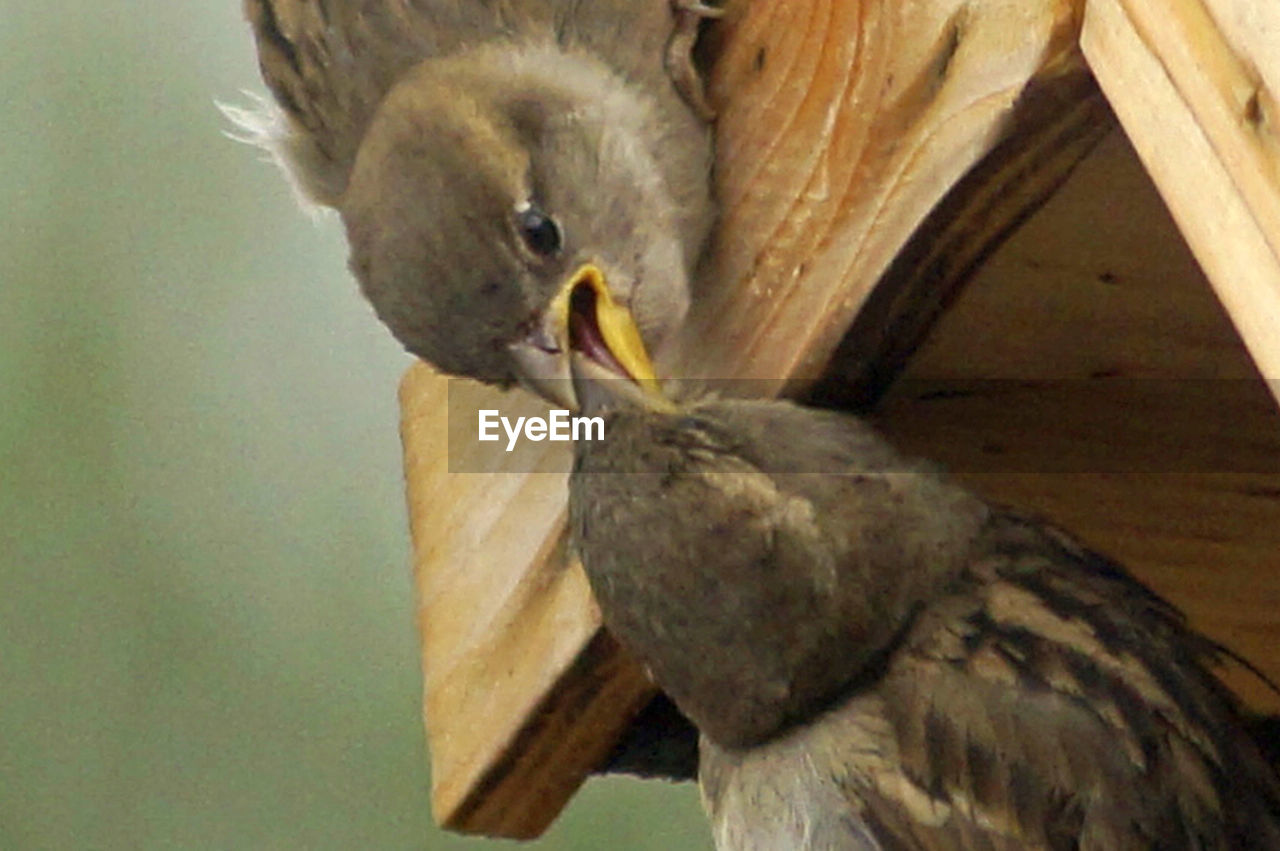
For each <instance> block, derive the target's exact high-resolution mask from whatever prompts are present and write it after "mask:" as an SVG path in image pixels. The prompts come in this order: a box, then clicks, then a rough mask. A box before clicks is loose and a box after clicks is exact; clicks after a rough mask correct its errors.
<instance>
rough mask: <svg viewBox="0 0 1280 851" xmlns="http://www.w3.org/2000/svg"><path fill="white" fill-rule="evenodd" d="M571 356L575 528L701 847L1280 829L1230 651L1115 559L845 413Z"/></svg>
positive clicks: (1118, 837)
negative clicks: (1215, 667) (674, 383)
mask: <svg viewBox="0 0 1280 851" xmlns="http://www.w3.org/2000/svg"><path fill="white" fill-rule="evenodd" d="M574 368H575V371H576V372H577V380H578V382H579V385H580V390H579V395H580V397H581V398H582V399H583V400H584V403H585V404H586V406H587V408H588V409H589V410H593V411H596V412H603V416H604V417H605V428H604V438H603V439H602V440H596V441H582V442H579V443H578V444H577V447H576V459H575V466H574V471H573V474H572V478H571V482H570V516H571V530H572V535H573V541H574V546H575V547H576V548H577V550H578V552H579V553H580V555H581V557H582V561H583V564H584V566H585V568H586V571H587V575H588V577H589V578H590V582H591V586H592V589H593V590H594V592H595V594H596V596H597V598H598V600H599V603H600V606H601V609H602V611H603V613H604V619H605V623H606V625H607V626H608V628H609V629H610V630H611V631H612V632H613V633H614V634H615V635H616V636H617V637H618V639H619V640H620V641H621V642H622V643H623V644H625V645H626V646H627V647H629V648H630V649H631V650H632V651H633V652H634V653H635V654H636V655H637V656H638V657H639V658H640V659H641V660H643V661H644V663H645V664H646V665H647V666H648V667H649V669H650V670H651V672H652V675H653V677H654V678H655V680H656V682H657V683H658V684H659V685H660V686H661V687H662V688H663V689H664V690H665V691H666V692H667V694H669V695H670V696H671V698H672V699H673V700H674V701H675V703H676V705H677V706H678V707H679V708H680V710H681V711H682V712H683V713H684V714H685V715H686V716H688V718H690V719H691V720H692V721H693V722H694V724H696V725H697V727H698V728H699V729H700V731H701V744H700V766H699V780H700V784H701V790H702V797H703V803H704V805H705V807H706V810H707V812H708V815H709V817H710V819H711V823H712V828H713V833H714V837H715V842H716V847H717V848H719V849H722V851H728V849H845V848H848V849H956V850H957V851H958V849H1010V850H1011V851H1012V849H1085V851H1089V850H1090V849H1108V851H1116V849H1162V851H1173V849H1250V848H1252V849H1277V848H1280V782H1278V780H1277V776H1276V774H1275V772H1274V771H1273V770H1272V768H1271V767H1269V766H1268V765H1267V763H1266V761H1265V757H1264V754H1263V753H1262V752H1261V750H1260V747H1259V743H1258V742H1257V741H1255V739H1254V738H1253V735H1252V734H1251V732H1250V731H1249V729H1248V726H1247V725H1248V723H1249V721H1250V719H1246V718H1245V717H1244V715H1243V713H1242V710H1241V707H1240V706H1239V704H1238V702H1237V701H1236V699H1235V698H1234V696H1233V695H1232V694H1231V693H1229V692H1228V691H1227V690H1226V689H1225V688H1224V687H1223V686H1222V685H1221V684H1220V683H1219V681H1218V680H1217V679H1216V678H1215V677H1214V676H1213V675H1212V674H1211V673H1210V671H1209V666H1210V665H1211V664H1212V663H1214V661H1215V660H1216V659H1217V658H1218V657H1219V656H1220V655H1221V654H1222V653H1223V652H1225V651H1223V650H1222V648H1220V647H1219V646H1217V645H1215V644H1214V643H1213V642H1212V641H1210V640H1209V639H1207V638H1205V637H1204V636H1202V635H1200V634H1198V633H1197V632H1195V631H1194V630H1192V629H1191V628H1190V627H1189V626H1188V625H1187V624H1186V622H1185V621H1184V619H1183V617H1182V615H1181V614H1180V613H1179V612H1178V611H1177V610H1176V609H1175V608H1174V607H1173V606H1172V605H1170V604H1169V603H1167V602H1165V601H1164V600H1162V599H1161V598H1160V597H1158V596H1157V595H1156V594H1155V593H1153V592H1152V591H1151V590H1150V589H1148V588H1147V587H1145V586H1144V585H1142V584H1141V583H1140V582H1138V581H1137V580H1136V579H1134V578H1133V577H1132V576H1130V575H1129V574H1128V573H1127V572H1125V570H1124V569H1123V568H1122V567H1120V566H1119V565H1117V564H1116V563H1114V562H1112V561H1110V560H1108V559H1107V558H1105V557H1104V556H1101V555H1099V554H1097V553H1095V552H1091V551H1089V550H1088V549H1086V548H1085V547H1083V546H1081V545H1080V544H1079V543H1077V542H1076V541H1075V540H1073V539H1072V538H1071V537H1070V536H1069V535H1067V534H1065V533H1063V532H1061V531H1060V530H1058V529H1055V528H1053V527H1051V526H1049V525H1046V524H1044V523H1042V522H1038V521H1036V520H1032V519H1028V518H1026V517H1023V516H1020V515H1018V514H1016V513H1013V512H1010V511H1006V510H1002V509H999V508H996V507H993V506H991V505H989V504H987V503H986V502H984V501H983V500H982V499H980V498H978V497H977V496H975V495H973V494H971V493H969V492H967V491H966V490H964V489H963V488H961V487H959V486H958V485H956V484H953V483H951V482H950V481H948V480H947V479H946V478H945V477H943V476H942V475H940V474H939V473H938V471H936V470H935V469H933V468H932V467H931V466H929V465H928V464H926V463H923V462H919V461H914V460H909V459H906V458H904V457H902V456H901V455H899V454H898V453H897V452H895V451H894V450H893V449H892V448H891V447H890V446H889V445H888V444H887V443H886V442H885V441H884V440H882V439H881V438H880V437H879V436H878V435H877V434H876V433H875V432H874V431H873V430H872V429H871V428H869V427H868V426H867V425H866V424H864V423H863V422H862V421H860V420H858V419H856V418H854V417H851V416H846V415H842V414H838V413H833V412H825V411H819V410H813V409H806V408H803V407H799V406H796V405H793V404H789V403H785V402H758V401H732V400H723V401H715V400H711V401H700V402H694V403H692V404H687V405H679V406H677V405H673V404H671V403H669V402H667V401H666V400H665V399H663V398H662V397H660V396H658V395H657V394H655V393H654V392H653V391H652V390H651V389H646V388H643V387H641V386H640V385H638V384H635V383H631V382H627V381H625V380H617V379H615V380H606V379H607V377H608V376H609V375H611V373H606V372H603V371H602V370H600V369H599V368H597V367H596V366H595V364H594V363H591V362H587V361H586V360H585V359H578V358H575V361H574Z"/></svg>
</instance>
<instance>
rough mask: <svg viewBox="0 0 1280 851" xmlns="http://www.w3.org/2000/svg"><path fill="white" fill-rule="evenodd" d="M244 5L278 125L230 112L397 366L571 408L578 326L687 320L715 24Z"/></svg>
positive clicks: (468, 9)
mask: <svg viewBox="0 0 1280 851" xmlns="http://www.w3.org/2000/svg"><path fill="white" fill-rule="evenodd" d="M245 8H246V11H247V14H248V17H249V19H250V21H251V22H252V25H253V30H254V35H255V38H256V41H257V47H258V56H259V60H260V64H261V68H262V73H263V78H264V79H265V80H266V82H267V85H268V86H269V87H270V89H271V91H272V93H273V94H274V96H275V100H276V101H277V103H278V105H279V110H278V111H277V112H275V113H273V115H274V118H269V119H268V120H263V119H262V118H261V117H258V116H255V115H254V114H253V113H251V112H249V111H246V110H235V109H231V110H228V112H229V114H231V116H232V118H233V120H236V121H237V122H238V123H240V124H241V125H242V126H244V127H245V129H246V130H247V131H248V133H249V136H250V137H251V140H253V141H256V142H258V143H259V144H262V145H263V146H264V147H267V148H268V149H269V150H271V151H272V152H273V154H274V155H275V156H276V158H277V159H278V160H279V161H280V162H281V164H282V165H283V166H285V168H286V170H287V171H288V172H289V173H290V174H291V175H292V177H293V179H294V181H295V184H296V186H297V188H298V189H299V190H300V192H301V194H303V195H304V196H306V197H307V198H309V199H311V200H313V201H315V202H318V203H319V204H322V205H327V206H331V207H334V208H336V209H337V210H338V211H339V213H340V214H341V216H342V219H343V222H344V223H345V225H346V230H347V235H348V241H349V242H350V246H351V268H352V270H353V271H354V273H355V275H356V277H357V278H358V279H359V281H360V284H361V288H362V289H363V291H364V292H365V294H366V295H367V296H368V298H369V300H370V301H371V302H372V304H373V306H374V309H375V311H376V312H377V314H378V316H379V317H380V318H381V319H382V320H383V321H384V322H385V323H386V324H387V325H388V326H389V327H390V329H391V331H392V332H393V333H394V334H395V336H396V337H397V338H398V339H399V341H400V342H401V343H402V344H403V345H404V346H405V347H406V348H407V349H408V350H409V351H410V352H412V353H413V354H415V355H418V356H419V357H421V358H423V359H424V360H427V361H428V362H430V363H432V364H433V365H435V366H436V367H438V368H440V369H442V370H444V371H445V372H448V373H452V374H456V375H466V376H471V377H475V378H480V379H482V380H486V381H491V382H496V383H500V384H510V383H512V382H513V381H516V380H522V381H524V382H526V383H527V384H529V385H531V386H533V387H534V389H537V390H540V391H541V392H543V393H544V394H546V395H550V396H553V397H563V396H564V392H565V390H566V389H567V388H570V387H571V385H570V383H569V382H568V380H567V379H568V369H567V360H566V354H567V349H566V346H565V338H566V335H567V327H568V325H569V323H570V321H572V314H573V312H574V311H575V310H579V309H581V310H594V309H596V308H599V309H601V310H604V311H611V316H602V317H591V320H592V322H593V323H594V324H597V325H600V326H601V327H605V328H608V327H610V323H611V322H614V321H619V322H622V323H623V324H627V325H630V324H633V323H634V324H635V325H636V326H637V327H638V328H639V331H640V333H641V334H642V335H643V336H644V339H645V340H646V341H647V343H648V344H649V346H650V347H652V346H654V345H656V344H659V343H660V342H661V341H662V340H663V339H664V338H666V337H667V336H669V335H670V334H671V332H672V331H673V330H674V329H675V328H676V327H678V326H679V325H680V323H681V322H682V320H683V317H684V314H685V310H686V307H687V305H688V301H689V294H688V280H689V276H690V273H691V269H692V267H693V265H694V264H695V262H696V260H697V258H698V256H699V254H700V252H701V249H702V246H703V243H704V242H705V240H706V237H707V233H708V231H709V228H710V225H711V222H712V219H713V204H712V200H711V191H710V135H709V134H710V128H709V123H708V120H707V119H708V115H707V112H706V105H705V102H704V101H703V99H702V95H701V87H700V86H701V84H700V80H699V78H698V77H697V73H696V71H695V69H694V68H693V65H692V57H691V55H690V50H691V48H692V45H693V38H692V35H693V34H694V33H696V26H697V21H698V20H699V19H700V18H701V17H705V16H710V15H715V14H717V12H716V10H715V9H712V8H708V7H704V6H702V5H700V4H699V3H697V2H694V1H693V0H591V2H586V3H583V2H579V0H419V1H418V2H413V3H403V2H397V3H393V2H390V0H375V1H374V2H355V0H246V2H245ZM277 119H278V120H277ZM573 293H586V294H587V295H585V296H583V297H581V298H578V299H576V300H575V299H574V298H573V297H572V294H573ZM556 379H565V380H563V381H557V380H556ZM561 401H569V402H572V400H564V399H561Z"/></svg>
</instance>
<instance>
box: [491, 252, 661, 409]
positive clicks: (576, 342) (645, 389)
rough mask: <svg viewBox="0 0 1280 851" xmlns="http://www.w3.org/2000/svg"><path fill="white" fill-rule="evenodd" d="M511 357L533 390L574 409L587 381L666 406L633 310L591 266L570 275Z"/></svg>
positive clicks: (512, 351)
mask: <svg viewBox="0 0 1280 851" xmlns="http://www.w3.org/2000/svg"><path fill="white" fill-rule="evenodd" d="M511 353H512V356H513V357H514V359H515V362H516V367H517V374H518V375H519V377H520V379H521V381H522V382H523V383H524V384H525V385H526V386H527V387H529V389H531V390H533V391H534V392H535V393H538V394H540V395H542V396H544V397H545V398H547V399H549V400H550V401H552V402H553V403H557V404H562V405H564V406H565V407H568V408H570V409H573V410H581V409H582V408H583V407H584V406H583V402H584V401H586V400H584V399H580V398H579V390H580V388H582V387H583V386H584V384H583V382H584V381H588V380H589V381H590V382H591V383H592V386H596V385H599V384H601V383H605V384H608V385H614V386H616V391H617V392H618V393H622V394H624V395H626V396H633V395H634V396H635V397H636V399H635V401H641V400H646V402H647V404H651V405H652V404H658V400H661V402H664V403H665V402H666V400H665V398H664V397H663V396H662V391H661V388H660V386H659V382H658V377H657V374H656V373H655V372H654V370H653V363H652V362H651V361H650V360H649V353H648V351H647V350H646V349H645V346H644V341H643V340H642V339H641V337H640V329H639V328H638V327H636V322H635V319H634V318H633V317H632V316H631V311H630V310H628V309H627V308H626V307H625V306H623V305H622V304H620V303H619V302H617V301H616V300H615V299H614V298H613V294H612V293H611V292H610V291H609V286H608V283H607V281H606V280H605V276H604V273H603V272H602V271H601V270H600V268H599V267H598V266H595V265H594V264H591V263H588V264H585V265H583V266H581V267H579V268H578V269H577V271H575V272H574V273H573V274H572V275H570V276H569V278H568V279H567V280H566V281H565V284H564V286H562V287H561V288H560V290H559V292H557V293H556V295H555V297H554V298H552V300H551V303H550V304H549V305H548V306H547V310H546V311H545V313H544V315H543V318H542V322H541V324H540V326H539V327H537V328H535V329H534V330H533V332H532V333H530V334H529V335H528V336H527V337H526V338H525V339H524V340H522V341H521V342H519V343H516V344H513V345H512V347H511ZM575 364H576V366H575ZM610 395H615V394H610Z"/></svg>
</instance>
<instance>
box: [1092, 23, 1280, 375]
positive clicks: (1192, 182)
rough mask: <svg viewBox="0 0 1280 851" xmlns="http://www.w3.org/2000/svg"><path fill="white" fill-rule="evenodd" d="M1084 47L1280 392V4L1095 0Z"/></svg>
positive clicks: (1238, 324)
mask: <svg viewBox="0 0 1280 851" xmlns="http://www.w3.org/2000/svg"><path fill="white" fill-rule="evenodd" d="M1224 24H1225V25H1224ZM1251 25H1257V26H1259V27H1261V29H1260V30H1259V31H1257V32H1255V31H1253V30H1252V29H1251ZM1268 33H1269V35H1268ZM1082 45H1083V48H1084V51H1085V55H1086V56H1087V58H1088V60H1089V65H1090V67H1091V68H1092V69H1093V71H1094V73H1095V74H1096V76H1097V78H1098V81H1099V83H1100V84H1101V86H1102V88H1103V91H1104V92H1105V93H1106V95H1107V98H1108V100H1109V101H1110V102H1111V104H1112V106H1113V107H1114V109H1115V111H1116V114H1117V116H1118V117H1119V119H1120V122H1121V124H1122V125H1123V126H1124V129H1125V132H1126V133H1127V134H1128V135H1129V138H1130V139H1131V140H1132V141H1133V145H1134V147H1135V148H1136V149H1137V151H1138V155H1139V156H1140V157H1141V158H1142V161H1143V163H1144V164H1145V165H1146V167H1147V170H1148V171H1149V172H1150V174H1151V176H1152V178H1153V179H1154V180H1155V183H1156V186H1157V187H1159V189H1160V193H1161V194H1162V195H1163V196H1164V199H1165V202H1166V203H1167V204H1168V205H1169V209H1170V211H1171V212H1172V213H1173V217H1174V219H1175V220H1176V221H1177V222H1178V226H1179V228H1180V229H1181V230H1182V233H1183V235H1184V236H1185V237H1186V238H1187V242H1188V243H1190V245H1191V249H1192V250H1193V251H1194V252H1195V255H1196V258H1197V259H1198V260H1199V261H1200V265H1201V266H1203V267H1204V270H1205V272H1206V273H1207V275H1208V276H1209V280H1210V282H1211V283H1212V284H1213V287H1214V290H1215V291H1216V292H1217V294H1218V297H1219V298H1220V299H1221V300H1222V303H1223V305H1224V306H1225V307H1226V309H1227V312H1228V313H1229V314H1230V315H1231V318H1232V320H1233V321H1234V322H1235V324H1236V327H1237V328H1238V329H1239V331H1240V334H1241V336H1242V337H1243V338H1244V342H1245V344H1246V345H1247V346H1248V348H1249V351H1250V353H1251V354H1252V355H1253V358H1254V360H1255V362H1256V363H1257V364H1258V368H1259V370H1260V371H1261V372H1262V374H1263V376H1265V377H1266V378H1268V379H1271V388H1272V392H1273V393H1274V394H1276V398H1277V399H1280V333H1277V329H1280V142H1278V141H1277V129H1278V126H1277V122H1278V121H1280V111H1277V102H1276V95H1275V92H1276V88H1275V87H1276V86H1277V84H1280V8H1277V6H1276V4H1274V3H1269V2H1263V0H1212V2H1211V3H1209V4H1202V3H1200V2H1199V0H1159V2H1156V0H1089V2H1088V5H1087V12H1086V16H1085V24H1084V31H1083V35H1082Z"/></svg>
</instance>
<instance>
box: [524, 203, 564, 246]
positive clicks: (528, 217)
mask: <svg viewBox="0 0 1280 851" xmlns="http://www.w3.org/2000/svg"><path fill="white" fill-rule="evenodd" d="M516 225H517V226H518V227H519V228H520V236H521V238H522V239H524V244H525V245H527V246H529V250H530V251H532V252H533V253H534V254H536V255H538V256H539V257H554V256H555V255H556V254H558V253H560V247H561V239H560V228H559V227H558V226H557V225H556V223H555V220H554V219H552V218H551V217H550V216H548V215H547V214H546V213H544V212H543V211H542V210H541V209H539V207H538V206H537V205H536V204H529V205H528V206H526V207H525V208H524V209H522V210H517V211H516Z"/></svg>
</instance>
